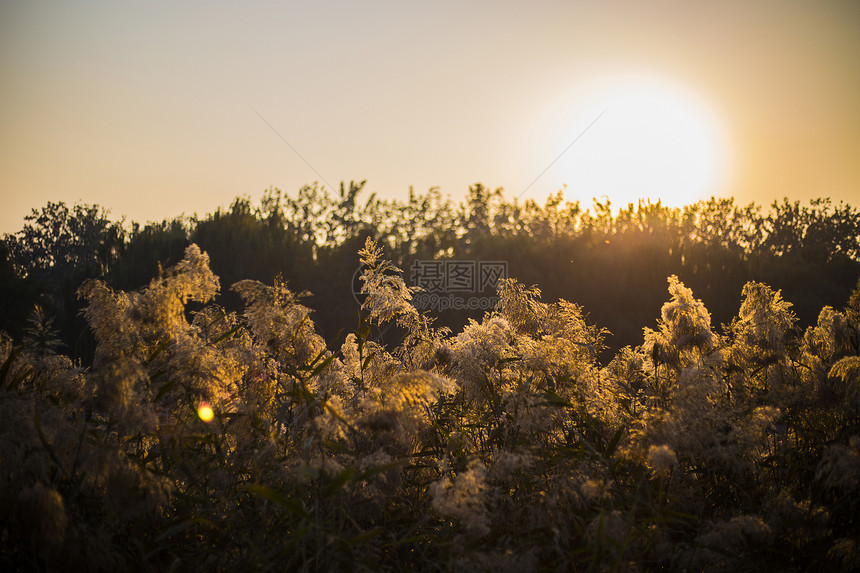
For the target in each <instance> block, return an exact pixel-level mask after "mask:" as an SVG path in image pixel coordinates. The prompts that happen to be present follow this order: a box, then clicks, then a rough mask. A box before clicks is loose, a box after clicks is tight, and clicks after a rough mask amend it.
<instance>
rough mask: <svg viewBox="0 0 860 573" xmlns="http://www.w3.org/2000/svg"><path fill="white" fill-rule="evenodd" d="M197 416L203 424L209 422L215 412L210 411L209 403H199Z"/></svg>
mask: <svg viewBox="0 0 860 573" xmlns="http://www.w3.org/2000/svg"><path fill="white" fill-rule="evenodd" d="M197 415H198V416H200V419H201V420H203V421H204V422H211V421H212V418H214V417H215V412H213V411H212V407H211V406H210V405H209V402H200V405H199V406H197Z"/></svg>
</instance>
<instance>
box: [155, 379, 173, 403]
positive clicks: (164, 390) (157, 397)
mask: <svg viewBox="0 0 860 573" xmlns="http://www.w3.org/2000/svg"><path fill="white" fill-rule="evenodd" d="M174 386H176V380H171V381H170V382H168V383H167V384H165V385H164V386H162V387H161V388H160V389H159V390H158V394H156V395H155V399H154V400H153V402H158V401H159V400H161V399H162V398H164V395H165V394H167V393H168V392H169V391H170V389H171V388H173V387H174Z"/></svg>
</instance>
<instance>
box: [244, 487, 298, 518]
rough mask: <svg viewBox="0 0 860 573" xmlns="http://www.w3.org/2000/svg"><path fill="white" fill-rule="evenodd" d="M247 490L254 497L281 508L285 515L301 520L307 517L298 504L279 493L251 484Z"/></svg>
mask: <svg viewBox="0 0 860 573" xmlns="http://www.w3.org/2000/svg"><path fill="white" fill-rule="evenodd" d="M247 490H248V491H249V492H251V493H253V494H254V495H258V496H260V497H262V498H263V499H265V500H267V501H270V502H272V503H274V504H275V505H277V506H279V507H281V508H282V509H283V510H284V511H286V512H287V513H291V514H293V515H297V516H299V517H303V518H306V517H309V515H308V512H307V511H305V508H304V507H303V506H302V504H301V503H300V502H298V501H296V500H294V499H290V498H288V497H284V496H283V495H281V494H280V493H278V492H276V491H275V490H273V489H269V488H267V487H266V486H264V485H260V484H257V483H255V484H251V485H249V486H248V487H247Z"/></svg>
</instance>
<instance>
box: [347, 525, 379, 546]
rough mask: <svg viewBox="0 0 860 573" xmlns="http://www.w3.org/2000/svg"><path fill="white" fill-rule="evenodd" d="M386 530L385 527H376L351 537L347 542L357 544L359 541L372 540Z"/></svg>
mask: <svg viewBox="0 0 860 573" xmlns="http://www.w3.org/2000/svg"><path fill="white" fill-rule="evenodd" d="M384 532H385V528H384V527H376V528H374V529H371V530H370V531H365V532H364V533H359V534H358V535H356V536H355V537H353V538H352V539H350V540H349V541H348V542H347V543H349V544H350V545H356V544H358V543H364V542H365V541H370V540H371V539H373V538H374V537H376V536H377V535H379V534H380V533H384Z"/></svg>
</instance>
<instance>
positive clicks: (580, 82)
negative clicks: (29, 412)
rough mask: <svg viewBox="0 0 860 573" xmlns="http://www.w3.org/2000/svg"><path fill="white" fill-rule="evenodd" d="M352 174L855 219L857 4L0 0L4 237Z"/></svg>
mask: <svg viewBox="0 0 860 573" xmlns="http://www.w3.org/2000/svg"><path fill="white" fill-rule="evenodd" d="M619 86H620V87H619ZM619 89H621V90H622V92H623V93H629V94H633V95H631V96H630V97H629V98H628V99H627V100H624V99H618V98H617V97H616V96H617V93H616V92H617V91H618V90H619ZM613 90H615V91H613ZM625 90H626V91H625ZM613 98H615V99H613ZM625 101H626V102H628V103H629V106H628V107H626V108H625V105H627V104H625V103H624V102H625ZM619 102H621V103H619ZM630 102H632V103H630ZM643 102H644V103H643ZM649 102H650V103H649ZM676 108H677V110H682V111H683V113H682V111H678V113H676V114H674V115H673V113H674V112H673V111H672V110H673V109H676ZM601 112H605V113H604V115H602V116H600V117H599V118H598V119H597V120H596V121H594V118H595V117H597V116H598V115H600V113H601ZM640 116H641V117H640ZM640 120H641V121H640ZM593 121H594V123H593V124H591V127H589V128H588V129H587V130H586V131H585V133H582V131H583V129H584V128H585V127H586V126H588V125H589V124H590V122H593ZM270 126H271V127H270ZM625 126H627V127H625ZM625 129H628V131H624V130H625ZM629 130H634V131H629ZM636 130H638V131H636ZM275 131H277V132H278V133H275ZM279 134H280V135H279ZM580 134H581V137H579V139H577V137H578V136H580ZM281 137H283V139H284V140H286V142H288V143H289V145H288V144H287V143H285V142H284V141H283V140H282V139H281ZM574 140H576V142H575V143H573V145H571V146H570V147H569V148H568V146H569V145H570V144H571V143H572V142H574ZM670 144H671V145H675V147H671V145H670ZM290 146H292V147H293V148H294V149H295V150H296V151H297V152H298V154H300V155H301V157H303V158H304V160H303V159H302V158H301V157H299V155H298V154H297V153H296V151H294V150H293V149H291V147H290ZM666 146H669V147H666ZM565 149H567V151H566V152H565V153H563V154H562V151H563V150H565ZM655 150H656V151H655ZM659 150H663V152H662V153H663V156H659V154H658V153H657V151H659ZM667 150H673V151H671V152H670V151H667ZM688 152H689V153H688ZM667 153H671V155H670V158H669V159H668V160H667V158H666V157H665V155H666V154H667ZM560 154H561V158H560V159H558V160H557V161H555V162H554V160H556V158H557V157H559V155H560ZM711 156H714V157H717V156H718V157H719V160H716V159H715V160H714V161H711V160H710V159H709V158H710V157H711ZM648 170H650V171H648ZM706 171H707V172H708V173H710V175H708V176H707V177H704V178H698V179H697V177H698V174H700V173H705V172H706ZM670 172H671V173H670ZM711 172H713V173H711ZM671 177H674V179H671V181H670V178H671ZM536 178H537V181H535V179H536ZM351 179H355V180H361V179H367V180H368V189H369V190H370V191H376V192H378V193H379V195H381V196H383V197H398V198H404V197H405V196H406V194H407V192H408V188H409V186H414V187H415V189H416V190H419V191H424V190H426V189H427V188H429V187H431V186H439V187H441V189H442V191H443V193H447V194H449V195H450V196H451V197H452V198H454V199H460V198H462V197H463V195H464V193H465V191H466V189H467V188H468V186H469V185H470V184H472V183H475V182H477V181H481V182H483V183H484V184H485V185H488V186H490V187H504V188H505V191H506V193H507V196H508V197H509V198H513V197H520V200H525V199H528V198H534V199H537V200H539V201H540V202H543V201H544V199H545V198H546V196H547V194H549V193H552V192H555V191H557V190H559V189H561V188H562V186H563V185H564V184H567V189H566V196H567V197H568V198H569V199H580V200H583V201H584V202H585V203H586V204H590V202H591V197H593V196H600V195H610V199H612V198H613V196H612V195H613V194H614V193H615V191H616V190H618V189H621V188H622V187H624V188H625V189H626V191H625V192H626V193H628V195H629V194H630V193H633V195H629V196H635V195H636V190H635V189H631V188H636V187H637V186H639V185H641V187H642V189H643V192H642V193H641V194H643V195H649V196H653V195H655V194H659V191H656V189H658V188H660V186H664V187H665V188H667V189H669V188H670V187H671V186H672V185H675V186H677V185H690V186H691V191H690V193H689V198H690V199H691V200H695V199H697V198H698V196H697V195H702V194H704V193H709V192H711V191H712V192H713V193H716V194H718V195H734V196H736V197H737V198H738V199H739V200H740V201H741V202H743V203H746V202H749V201H756V202H758V203H760V204H768V203H770V202H771V201H772V200H774V199H776V198H781V197H783V196H788V197H790V198H792V199H800V200H804V201H805V200H806V199H808V198H810V197H817V196H825V197H831V198H832V199H833V200H834V202H838V201H840V200H843V201H847V202H849V203H851V204H852V205H855V206H857V205H858V204H860V2H855V1H851V0H846V1H840V2H834V1H829V2H828V1H821V0H819V1H808V2H799V1H792V0H780V1H766V2H765V1H759V2H754V1H750V0H744V1H722V2H707V3H706V2H689V1H660V2H635V1H629V0H628V1H625V2H606V1H604V2H593V3H586V2H554V1H544V0H532V1H530V2H500V1H496V2H489V1H485V2H467V1H460V2H449V1H435V2H407V1H403V0H401V1H399V2H381V1H375V2H357V1H351V2H345V1H344V2H341V1H338V2H326V1H315V2H280V3H276V2H241V3H239V2H236V3H228V2H218V1H212V0H208V1H205V2H203V1H199V2H177V1H171V2H161V1H152V0H150V1H147V2H115V1H100V2H70V1H64V2H48V1H42V2H31V1H22V2H12V1H6V0H3V1H2V2H0V193H2V209H0V232H13V231H16V230H18V229H20V227H21V226H22V224H23V217H24V215H26V214H27V213H28V212H29V210H30V208H32V207H40V206H42V205H44V204H45V203H46V202H47V201H66V202H68V203H74V202H75V201H78V200H81V201H84V202H86V203H98V204H100V205H103V206H106V207H108V208H110V209H111V212H112V215H113V216H114V217H120V216H122V215H125V216H127V217H128V218H129V219H132V220H137V221H140V222H145V221H147V220H161V219H164V218H168V217H173V216H176V215H179V214H180V213H186V214H192V213H195V212H196V213H198V214H201V215H202V214H205V213H208V212H211V211H213V210H214V209H215V208H217V207H218V206H226V205H228V204H229V203H230V202H231V200H232V199H233V198H234V197H236V196H238V195H249V196H250V197H251V198H252V199H254V200H256V199H257V198H258V197H259V196H260V194H261V192H262V191H263V190H264V189H266V188H267V187H270V186H276V187H279V188H280V189H282V190H283V191H285V192H287V193H289V194H294V193H295V192H296V191H297V190H298V188H299V187H301V186H302V185H304V184H307V183H312V182H313V181H317V180H319V181H320V182H322V181H323V180H324V181H326V182H328V183H330V184H332V185H335V186H336V185H338V184H339V182H340V181H342V180H346V181H349V180H351ZM532 182H534V183H533V184H532ZM530 185H531V186H530ZM667 193H668V196H667V197H664V200H668V201H670V202H678V201H679V198H678V191H677V189H675V190H674V191H668V192H667ZM673 194H674V195H673ZM628 195H624V196H622V195H619V198H618V199H617V200H616V201H615V202H616V204H617V203H618V202H619V201H622V202H624V201H626V200H627V197H628Z"/></svg>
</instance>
